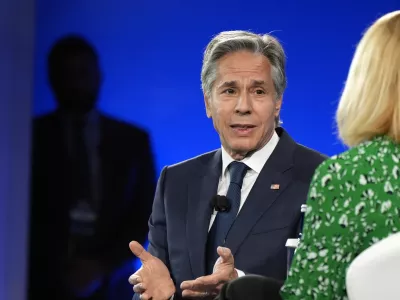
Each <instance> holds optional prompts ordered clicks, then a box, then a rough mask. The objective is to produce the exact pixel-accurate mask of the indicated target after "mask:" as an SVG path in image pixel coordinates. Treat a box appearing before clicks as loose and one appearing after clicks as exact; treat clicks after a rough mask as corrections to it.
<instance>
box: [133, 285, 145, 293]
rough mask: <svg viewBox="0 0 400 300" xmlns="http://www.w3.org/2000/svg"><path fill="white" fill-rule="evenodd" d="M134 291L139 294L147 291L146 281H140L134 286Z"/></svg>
mask: <svg viewBox="0 0 400 300" xmlns="http://www.w3.org/2000/svg"><path fill="white" fill-rule="evenodd" d="M133 291H134V292H135V293H138V294H143V293H144V292H146V286H145V284H144V283H138V284H135V285H134V286H133Z"/></svg>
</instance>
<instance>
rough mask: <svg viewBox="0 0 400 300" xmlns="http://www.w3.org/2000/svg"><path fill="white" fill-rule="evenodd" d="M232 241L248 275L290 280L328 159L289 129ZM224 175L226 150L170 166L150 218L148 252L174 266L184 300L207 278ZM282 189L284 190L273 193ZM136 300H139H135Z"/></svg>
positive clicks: (245, 207) (178, 295) (251, 196)
mask: <svg viewBox="0 0 400 300" xmlns="http://www.w3.org/2000/svg"><path fill="white" fill-rule="evenodd" d="M277 133H278V135H279V136H280V140H279V143H278V145H277V146H276V148H275V150H274V151H273V153H272V155H271V156H270V158H269V159H268V161H267V162H266V164H265V165H264V167H263V169H262V171H261V173H260V174H259V176H258V178H257V180H256V182H255V184H254V186H253V188H252V190H251V191H250V194H249V196H248V198H247V199H246V202H245V204H244V205H243V207H242V209H241V210H240V212H239V214H238V216H237V218H236V220H235V222H234V224H233V225H232V228H231V230H230V232H229V235H228V237H227V241H226V247H228V248H230V249H231V251H232V253H233V255H234V258H235V267H236V268H237V269H239V270H242V271H243V272H245V273H252V274H259V275H264V276H268V277H272V278H276V279H281V280H284V279H285V278H286V268H287V267H286V260H287V251H286V248H285V243H286V240H287V239H288V238H293V237H297V232H298V230H299V220H300V207H301V205H302V204H304V203H305V201H306V199H307V193H308V188H309V184H310V181H311V178H312V176H313V174H314V170H315V169H316V168H317V166H318V165H319V164H320V163H321V162H322V161H323V160H324V159H325V158H326V157H325V156H323V155H321V154H319V153H317V152H315V151H313V150H311V149H308V148H306V147H304V146H301V145H299V144H297V143H296V142H295V141H294V140H293V139H292V138H291V137H290V136H289V135H288V134H287V133H286V132H285V131H284V130H283V128H277ZM221 172H222V157H221V150H216V151H212V152H209V153H206V154H203V155H200V156H198V157H195V158H193V159H190V160H187V161H184V162H182V163H179V164H176V165H173V166H168V167H165V168H164V169H163V170H162V173H161V176H160V178H159V181H158V185H157V190H156V195H155V199H154V203H153V211H152V215H151V217H150V220H149V229H150V233H149V242H150V245H149V252H150V253H151V254H152V255H154V256H156V257H158V258H159V259H161V260H162V261H163V262H164V263H165V265H166V266H167V267H168V269H169V271H170V273H171V276H172V279H173V280H174V282H175V284H176V288H177V292H176V294H175V299H180V298H181V290H180V288H179V286H180V284H181V283H182V281H185V280H192V279H195V278H197V277H200V276H204V275H205V274H206V260H205V259H206V257H205V253H206V241H207V235H208V228H209V223H210V218H211V214H212V207H211V205H210V201H211V199H212V197H213V196H214V195H215V194H216V193H217V188H218V182H219V178H220V175H221ZM272 184H279V189H271V185H272ZM134 298H138V296H137V295H135V297H134Z"/></svg>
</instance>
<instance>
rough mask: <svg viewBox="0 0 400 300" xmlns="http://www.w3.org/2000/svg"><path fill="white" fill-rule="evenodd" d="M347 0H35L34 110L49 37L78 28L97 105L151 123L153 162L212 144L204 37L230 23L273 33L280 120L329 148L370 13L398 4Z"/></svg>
mask: <svg viewBox="0 0 400 300" xmlns="http://www.w3.org/2000/svg"><path fill="white" fill-rule="evenodd" d="M189 2H193V3H194V4H193V3H189ZM348 2H349V3H348V4H347V1H344V0H337V1H329V0H328V1H308V0H306V1H295V0H285V1H283V0H282V1H252V2H250V1H237V0H231V1H225V0H219V1H214V0H204V1H197V2H195V1H177V0H173V1H164V0H156V1H145V0H139V1H131V0H117V1H113V3H112V2H111V1H97V0H85V1H82V0H71V1H54V0H38V1H37V3H38V5H37V20H38V21H37V22H38V23H37V39H36V41H37V43H36V71H35V72H36V73H35V75H36V85H35V105H34V112H35V114H38V113H42V112H45V111H47V110H49V109H52V108H53V99H52V95H51V93H50V91H49V89H48V86H47V78H46V73H45V58H46V53H47V51H48V49H49V47H50V45H51V43H52V42H53V41H54V39H56V38H58V37H59V36H61V35H62V34H65V33H68V32H71V31H75V32H80V33H83V34H85V35H86V36H87V37H89V38H90V39H91V40H92V41H93V43H94V44H95V46H96V47H98V50H99V53H100V56H101V59H102V66H103V69H104V73H105V82H104V86H103V89H102V94H101V103H100V105H101V108H102V109H103V110H105V111H107V112H109V113H111V114H113V115H115V116H116V117H118V118H121V119H124V120H127V121H129V122H133V123H137V124H139V125H141V126H143V127H145V128H147V129H148V130H149V131H150V133H151V135H152V138H153V145H154V152H155V154H156V158H157V164H158V171H160V169H161V168H162V167H163V166H164V165H167V164H171V163H175V162H178V161H181V160H183V159H187V158H189V157H191V156H194V155H197V154H200V153H202V152H205V151H209V150H212V149H214V148H217V147H219V140H218V137H217V135H216V133H215V132H214V129H213V127H212V125H211V122H210V120H208V119H207V118H206V116H205V110H204V106H203V98H202V93H201V90H200V68H201V59H202V51H203V50H204V47H205V46H206V44H207V42H208V41H209V40H210V38H211V37H212V36H213V35H214V34H216V33H218V32H219V31H222V30H232V29H250V30H253V31H256V32H261V33H263V32H273V33H274V34H275V35H276V36H277V37H278V38H279V39H280V40H281V41H282V43H283V45H284V47H285V49H286V52H287V56H288V66H287V70H288V81H289V84H288V89H287V91H286V93H285V95H284V106H283V112H282V118H283V121H284V127H286V129H287V130H288V131H289V133H291V134H292V135H293V137H294V138H295V139H297V140H298V141H299V142H300V143H303V144H305V145H307V146H309V147H313V148H316V149H317V150H320V151H322V152H324V153H326V154H328V155H333V154H336V153H337V152H340V151H342V150H343V147H342V146H341V145H340V143H339V142H338V140H337V139H336V136H335V135H334V122H333V117H334V111H335V107H336V104H337V100H338V98H339V95H340V92H341V89H342V87H343V83H344V81H345V79H346V75H347V71H348V67H349V64H350V61H351V58H352V55H353V51H354V47H355V45H356V44H357V42H358V40H359V38H360V37H361V33H362V31H363V30H364V29H365V27H366V26H368V25H369V24H370V23H371V22H373V21H374V20H375V18H377V17H379V16H380V15H381V14H384V13H386V12H388V11H391V10H395V9H396V8H397V9H398V8H399V2H398V0H382V1H361V0H358V1H351V2H352V3H351V4H350V1H348ZM368 2H370V3H368ZM396 4H397V5H396Z"/></svg>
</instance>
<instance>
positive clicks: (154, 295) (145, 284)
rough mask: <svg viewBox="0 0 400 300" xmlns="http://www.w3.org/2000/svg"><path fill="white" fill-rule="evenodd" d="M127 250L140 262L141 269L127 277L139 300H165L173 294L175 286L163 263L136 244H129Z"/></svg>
mask: <svg viewBox="0 0 400 300" xmlns="http://www.w3.org/2000/svg"><path fill="white" fill-rule="evenodd" d="M129 248H130V249H131V251H132V253H133V254H135V256H136V257H138V258H139V259H140V261H141V262H142V267H141V268H140V269H139V270H138V271H136V272H135V274H133V275H132V276H131V277H129V283H130V284H132V285H133V290H134V292H135V293H138V294H140V299H141V300H149V299H152V300H167V299H169V298H171V296H172V295H173V294H174V293H175V284H174V282H173V281H172V279H171V276H170V274H169V271H168V269H167V267H166V266H165V265H164V263H163V262H162V261H161V260H160V259H158V258H157V257H154V256H153V255H151V254H150V253H149V252H147V251H146V250H145V249H144V248H143V247H142V246H141V245H140V244H139V243H138V242H135V241H133V242H130V243H129Z"/></svg>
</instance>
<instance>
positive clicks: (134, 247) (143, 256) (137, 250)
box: [129, 241, 153, 263]
mask: <svg viewBox="0 0 400 300" xmlns="http://www.w3.org/2000/svg"><path fill="white" fill-rule="evenodd" d="M129 249H131V251H132V253H133V254H135V256H136V257H138V258H139V259H140V261H141V262H142V263H143V262H146V261H148V260H150V259H151V258H152V257H153V256H152V255H151V254H150V253H149V252H147V251H146V250H145V249H144V248H143V247H142V245H140V244H139V243H138V242H136V241H132V242H130V243H129Z"/></svg>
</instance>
